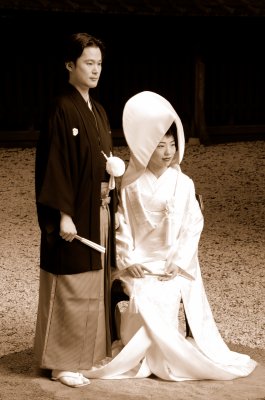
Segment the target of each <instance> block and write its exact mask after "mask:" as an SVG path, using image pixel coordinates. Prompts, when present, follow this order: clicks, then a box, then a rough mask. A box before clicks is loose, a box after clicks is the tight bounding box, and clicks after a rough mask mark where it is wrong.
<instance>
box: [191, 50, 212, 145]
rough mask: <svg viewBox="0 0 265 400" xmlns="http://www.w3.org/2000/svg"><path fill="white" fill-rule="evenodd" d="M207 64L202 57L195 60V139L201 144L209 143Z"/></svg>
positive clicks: (198, 56) (197, 56)
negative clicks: (206, 113)
mask: <svg viewBox="0 0 265 400" xmlns="http://www.w3.org/2000/svg"><path fill="white" fill-rule="evenodd" d="M204 96H205V63H204V61H203V59H202V57H201V56H200V55H196V59H195V93H194V123H193V137H194V138H198V139H199V141H200V142H201V143H204V144H205V143H207V142H208V139H209V138H208V135H207V129H206V125H205V98H204Z"/></svg>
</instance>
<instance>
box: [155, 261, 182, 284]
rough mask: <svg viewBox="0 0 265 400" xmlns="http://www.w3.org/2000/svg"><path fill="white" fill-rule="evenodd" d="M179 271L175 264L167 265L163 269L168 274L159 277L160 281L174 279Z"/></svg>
mask: <svg viewBox="0 0 265 400" xmlns="http://www.w3.org/2000/svg"><path fill="white" fill-rule="evenodd" d="M178 272H179V267H178V266H177V265H176V264H170V265H168V266H167V268H166V270H165V274H166V275H168V276H163V277H160V278H159V280H160V281H169V280H170V279H174V278H175V277H176V276H177V275H178Z"/></svg>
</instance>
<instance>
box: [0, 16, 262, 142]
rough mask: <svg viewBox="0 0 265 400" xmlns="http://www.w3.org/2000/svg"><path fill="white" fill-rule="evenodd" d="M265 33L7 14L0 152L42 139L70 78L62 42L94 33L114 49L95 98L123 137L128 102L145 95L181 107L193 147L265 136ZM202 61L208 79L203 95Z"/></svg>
mask: <svg viewBox="0 0 265 400" xmlns="http://www.w3.org/2000/svg"><path fill="white" fill-rule="evenodd" d="M264 25H265V24H264V20H263V19H262V18H256V19H255V18H247V17H246V18H243V17H240V18H236V17H235V18H226V17H216V18H215V17H198V18H197V17H194V18H193V17H159V16H136V15H133V16H128V15H127V16H122V15H120V16H119V15H92V14H77V13H75V14H74V13H72V14H67V13H60V12H58V13H56V12H52V13H49V12H45V13H37V12H33V13H29V12H28V13H26V12H24V13H22V12H9V13H7V12H6V13H2V14H1V24H0V45H1V66H0V142H1V139H2V142H3V141H4V140H6V138H11V136H12V134H13V136H14V137H16V138H19V135H21V137H22V136H23V135H24V137H25V135H26V134H27V132H29V135H31V138H34V137H35V136H34V134H33V132H38V129H39V126H40V121H41V118H42V115H43V110H44V108H45V104H47V102H49V100H50V99H51V97H52V96H53V94H54V93H56V91H58V89H59V87H60V84H61V82H62V81H63V79H64V78H65V76H64V72H63V66H62V65H61V64H60V51H61V43H62V40H63V38H64V36H65V34H68V33H71V32H75V31H87V32H90V33H92V34H94V35H96V36H99V37H100V38H102V39H103V41H104V42H105V44H106V48H107V53H106V58H105V61H104V65H103V73H102V77H101V80H100V84H99V86H98V88H97V89H95V90H94V92H93V93H94V96H95V97H96V98H98V99H99V100H100V101H101V102H102V104H103V105H104V106H105V108H106V110H107V112H108V115H109V118H110V122H111V125H112V128H113V130H114V131H115V132H116V136H120V135H122V132H121V117H122V109H123V106H124V104H125V102H126V100H127V99H128V98H129V97H131V96H132V95H133V94H135V93H137V92H139V91H142V90H152V91H156V92H157V93H159V94H161V95H162V96H165V97H166V98H167V99H168V100H169V101H170V102H171V103H172V105H173V106H174V107H175V109H176V111H177V112H178V114H179V116H180V118H181V120H182V122H183V124H184V128H185V133H186V137H187V138H189V137H190V136H199V137H201V138H202V140H205V141H207V139H208V140H209V138H210V140H211V139H212V140H214V138H216V137H217V135H216V133H215V132H217V133H218V132H219V136H222V135H224V137H225V135H231V134H233V133H236V135H237V136H240V135H243V134H246V132H247V133H250V135H252V137H254V135H255V134H256V133H257V132H259V134H260V135H263V133H264V132H263V128H264V127H265V112H264V105H265V101H264V100H265V99H264V96H265V94H264V93H265V90H264V89H265V79H264V71H265V68H264V67H265V65H264V64H265V62H264V60H263V41H264V37H265V36H264V33H265V32H264V31H265V27H264ZM198 60H200V63H202V64H201V65H202V66H203V71H204V74H203V80H202V81H200V85H201V86H200V89H199V91H198V68H197V67H198ZM199 71H202V70H201V69H199ZM201 95H203V98H202V99H201V102H199V103H198V101H199V100H198V96H201ZM240 126H241V127H242V129H240ZM222 127H223V130H222ZM203 129H204V132H203ZM264 130H265V128H264ZM222 132H223V133H222ZM243 136H244V135H243ZM32 140H33V139H32Z"/></svg>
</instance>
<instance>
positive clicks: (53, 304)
mask: <svg viewBox="0 0 265 400" xmlns="http://www.w3.org/2000/svg"><path fill="white" fill-rule="evenodd" d="M109 218H110V217H109V208H108V205H106V204H105V205H103V206H102V207H101V208H100V223H101V243H100V244H101V245H102V246H104V247H105V248H106V249H107V242H108V229H109ZM106 257H107V254H106V253H105V254H104V253H102V265H103V266H104V267H105V265H106V263H105V260H106ZM105 275H106V270H105V268H103V269H102V270H96V271H89V272H84V273H80V274H73V275H54V274H51V273H49V272H46V271H44V270H42V269H41V270H40V288H39V305H38V316H37V324H36V333H35V357H36V361H37V364H38V366H39V367H40V368H45V369H59V370H69V371H78V370H81V369H88V368H91V367H92V366H93V365H94V364H95V363H97V362H99V361H100V360H102V359H103V358H105V357H106V356H107V355H108V349H107V348H108V345H107V342H108V341H109V338H108V335H107V334H106V321H107V320H108V316H107V315H106V314H107V312H105V304H104V292H105V293H106V292H107V288H106V287H105V285H106V283H105V282H106V279H105V278H106V277H105ZM107 279H108V278H107ZM106 311H107V310H106Z"/></svg>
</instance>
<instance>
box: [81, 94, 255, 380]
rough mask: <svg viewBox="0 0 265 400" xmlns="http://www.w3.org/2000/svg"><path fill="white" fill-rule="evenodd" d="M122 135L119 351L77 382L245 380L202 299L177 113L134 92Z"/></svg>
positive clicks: (249, 367) (197, 229)
mask: <svg viewBox="0 0 265 400" xmlns="http://www.w3.org/2000/svg"><path fill="white" fill-rule="evenodd" d="M123 128H124V134H125V137H126V140H127V143H128V146H129V148H130V151H131V158H130V162H129V165H128V168H127V170H126V172H125V174H124V176H123V178H122V182H121V201H120V205H119V209H118V211H119V228H118V230H117V235H116V237H117V267H118V269H117V271H116V272H115V275H114V278H117V277H119V278H120V279H121V280H122V281H123V284H124V287H125V290H126V292H127V294H128V295H129V299H130V300H129V305H128V307H127V308H125V310H123V312H122V313H121V325H120V337H121V347H123V348H122V349H121V351H120V352H119V353H118V354H117V355H116V357H114V358H113V359H112V360H111V361H110V362H108V363H107V364H106V365H104V366H101V367H98V368H97V369H95V370H92V371H87V372H84V374H85V375H86V376H88V377H91V378H105V379H115V378H141V377H147V376H150V375H151V374H155V375H156V376H157V377H159V378H161V379H165V380H172V381H182V380H201V379H214V380H231V379H234V378H237V377H243V376H246V375H248V374H250V373H251V372H252V371H253V370H254V368H255V366H256V362H255V361H253V360H251V359H250V357H249V356H248V355H244V354H239V353H235V352H232V351H230V350H229V348H228V347H227V345H226V344H225V343H224V341H223V339H222V338H221V336H220V333H219V331H218V329H217V326H216V324H215V322H214V319H213V315H212V312H211V309H210V306H209V303H208V301H207V297H206V294H205V291H204V286H203V282H202V277H201V271H200V265H199V261H198V244H199V240H200V234H201V232H202V229H203V215H202V212H201V210H200V206H199V204H198V201H197V200H196V196H195V189H194V183H193V181H192V180H191V179H190V178H189V177H188V176H187V175H185V174H184V173H182V172H181V170H180V167H179V165H180V163H181V161H182V157H183V154H184V145H185V140H184V133H183V128H182V124H181V121H180V119H179V117H178V115H177V114H176V112H175V110H174V109H173V108H172V106H171V105H170V103H169V102H168V101H167V100H165V99H164V98H163V97H161V96H159V95H158V94H156V93H152V92H142V93H139V94H137V95H135V96H133V97H132V98H131V99H130V100H129V101H128V102H127V103H126V105H125V108H124V112H123ZM181 301H182V302H183V306H184V309H185V314H186V318H187V321H188V324H189V327H190V331H191V334H190V335H189V336H186V337H185V335H184V334H183V332H181V329H180V328H179V322H178V314H179V308H180V303H181ZM118 344H119V343H118ZM116 345H117V343H116ZM116 347H117V346H116Z"/></svg>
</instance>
